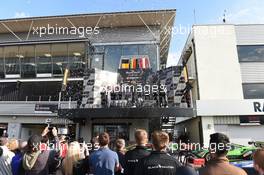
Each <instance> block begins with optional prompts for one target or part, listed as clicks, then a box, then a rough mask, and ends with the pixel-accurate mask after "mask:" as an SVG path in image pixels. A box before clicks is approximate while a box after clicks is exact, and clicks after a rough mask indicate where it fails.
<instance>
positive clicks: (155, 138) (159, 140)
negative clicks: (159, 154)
mask: <svg viewBox="0 0 264 175" xmlns="http://www.w3.org/2000/svg"><path fill="white" fill-rule="evenodd" d="M152 143H153V146H154V148H155V149H156V150H157V151H160V150H162V149H164V148H166V146H167V145H168V143H169V135H168V134H167V133H166V132H164V131H155V132H154V133H153V134H152Z"/></svg>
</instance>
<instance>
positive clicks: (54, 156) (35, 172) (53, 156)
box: [23, 127, 60, 175]
mask: <svg viewBox="0 0 264 175" xmlns="http://www.w3.org/2000/svg"><path fill="white" fill-rule="evenodd" d="M48 133H51V134H52V136H53V138H54V139H55V141H56V143H59V142H58V136H57V129H56V128H55V127H54V128H52V130H50V129H49V127H46V128H45V129H44V131H43V132H42V134H41V136H42V137H41V136H39V135H32V136H31V137H30V138H29V139H28V146H27V151H26V152H25V154H24V156H23V168H24V169H25V172H26V173H25V174H26V175H48V174H55V171H56V168H57V166H58V165H59V162H60V160H59V159H58V151H57V150H50V149H48V145H47V144H48V143H49V138H48V137H47V134H48Z"/></svg>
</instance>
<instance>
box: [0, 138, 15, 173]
mask: <svg viewBox="0 0 264 175" xmlns="http://www.w3.org/2000/svg"><path fill="white" fill-rule="evenodd" d="M0 148H1V150H2V151H1V152H2V155H1V157H0V173H2V174H5V175H9V174H12V171H11V161H12V158H13V157H14V156H15V154H14V153H13V152H12V151H10V150H9V149H8V138H7V137H1V138H0Z"/></svg>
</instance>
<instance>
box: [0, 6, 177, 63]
mask: <svg viewBox="0 0 264 175" xmlns="http://www.w3.org/2000/svg"><path fill="white" fill-rule="evenodd" d="M175 16H176V10H175V9H169V10H151V11H130V12H114V13H91V14H77V15H63V16H44V17H30V18H16V19H3V20H0V34H4V33H12V34H16V33H22V32H30V31H31V30H32V28H36V27H41V26H47V24H49V25H50V26H56V25H57V26H62V27H74V26H75V27H86V26H89V27H96V26H98V27H100V28H119V27H140V26H141V27H142V26H143V27H147V28H148V29H149V32H151V29H150V28H149V26H157V27H159V31H160V41H158V42H159V43H160V64H166V61H167V56H168V51H169V45H170V40H171V30H172V26H173V25H174V20H175ZM18 41H19V40H18ZM21 42H23V40H22V41H21Z"/></svg>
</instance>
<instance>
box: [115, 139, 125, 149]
mask: <svg viewBox="0 0 264 175" xmlns="http://www.w3.org/2000/svg"><path fill="white" fill-rule="evenodd" d="M125 146H126V142H125V140H124V139H117V140H116V149H117V150H118V151H123V149H124V147H125Z"/></svg>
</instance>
